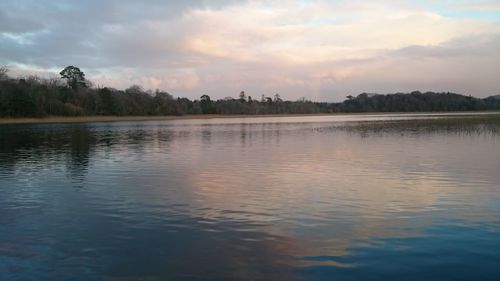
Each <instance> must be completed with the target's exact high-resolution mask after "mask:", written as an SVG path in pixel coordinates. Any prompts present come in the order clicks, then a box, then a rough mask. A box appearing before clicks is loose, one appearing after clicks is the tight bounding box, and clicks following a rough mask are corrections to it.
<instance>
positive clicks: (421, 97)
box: [0, 66, 500, 117]
mask: <svg viewBox="0 0 500 281" xmlns="http://www.w3.org/2000/svg"><path fill="white" fill-rule="evenodd" d="M7 70H8V69H7V68H5V67H4V68H0V116H2V117H44V116H80V115H117V116H125V115H186V114H249V115H252V114H308V113H335V112H419V111H470V110H492V109H500V96H491V97H488V98H485V99H479V98H475V97H472V96H464V95H459V94H455V93H434V92H426V93H421V92H418V91H416V92H412V93H395V94H386V95H380V94H367V93H363V94H360V95H358V96H357V97H353V96H350V95H349V96H347V97H346V100H345V101H343V102H340V103H327V102H313V101H309V100H306V99H304V98H302V99H300V100H297V101H286V100H283V99H282V98H281V96H280V95H279V94H274V95H272V96H265V95H262V96H260V97H258V98H254V97H251V96H248V95H247V94H246V93H245V92H244V91H242V92H240V93H239V95H238V97H236V98H231V97H228V98H224V99H219V100H212V99H211V98H210V96H208V95H206V94H204V95H201V96H200V98H199V99H196V100H190V99H187V98H174V97H173V96H172V95H171V94H169V93H167V92H164V91H160V90H156V91H151V90H148V91H145V90H143V89H142V88H141V87H140V86H137V85H133V86H131V87H129V88H128V89H126V90H116V89H113V88H108V87H97V88H96V87H93V86H92V85H91V83H90V82H89V81H88V80H86V79H85V74H84V73H83V72H82V71H80V69H79V68H77V67H74V66H68V67H66V68H65V69H64V70H62V71H61V72H60V75H61V79H41V78H39V77H35V76H31V77H26V78H12V77H9V76H8V71H7Z"/></svg>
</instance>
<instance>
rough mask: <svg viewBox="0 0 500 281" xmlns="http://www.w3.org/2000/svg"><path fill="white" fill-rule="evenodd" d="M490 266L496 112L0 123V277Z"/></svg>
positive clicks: (476, 273)
mask: <svg viewBox="0 0 500 281" xmlns="http://www.w3.org/2000/svg"><path fill="white" fill-rule="evenodd" d="M391 279H392V280H500V115H499V114H377V115H339V116H309V117H307V116H306V117H304V116H301V117H261V118H229V119H227V118H226V119H206V120H172V121H139V122H101V123H80V124H36V125H0V280H391Z"/></svg>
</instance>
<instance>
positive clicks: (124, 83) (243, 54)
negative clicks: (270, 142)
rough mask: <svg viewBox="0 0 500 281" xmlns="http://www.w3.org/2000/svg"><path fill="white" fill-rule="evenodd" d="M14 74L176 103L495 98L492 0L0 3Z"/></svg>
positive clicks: (0, 55) (496, 37)
mask: <svg viewBox="0 0 500 281" xmlns="http://www.w3.org/2000/svg"><path fill="white" fill-rule="evenodd" d="M0 65H5V66H7V67H8V68H9V69H10V73H9V74H10V75H11V76H17V75H32V74H36V75H40V76H42V77H58V72H59V71H60V70H62V69H63V68H64V67H65V66H67V65H74V66H77V67H79V68H81V69H82V70H83V71H84V72H85V74H86V77H87V79H89V80H91V81H92V82H93V83H94V85H96V86H110V87H114V88H117V89H125V88H128V87H129V86H131V85H134V84H135V85H139V86H141V87H143V88H144V89H160V90H165V91H167V92H169V93H171V94H173V95H174V96H181V97H188V98H199V97H200V96H201V95H203V94H208V95H209V96H211V97H212V98H224V97H227V96H232V97H237V96H238V94H239V92H240V91H245V92H246V93H247V94H248V95H250V96H253V97H254V98H259V97H260V96H261V95H263V94H264V95H266V96H272V95H274V94H275V93H279V94H280V95H281V97H282V98H284V99H288V100H295V99H298V98H301V97H305V98H306V99H310V100H313V101H342V100H344V99H345V96H347V95H357V94H360V93H363V92H368V93H394V92H409V91H414V90H420V91H451V92H457V93H461V94H466V95H473V96H477V97H486V96H490V95H496V94H500V1H498V0H497V1H461V0H457V1H434V0H427V1H425V0H424V1H403V0H399V1H395V0H394V1H392V0H385V1H380V0H371V1H357V0H351V1H321V0H317V1H315V0H301V1H291V0H283V1H264V0H262V1H260V0H255V1H232V0H227V1H226V0H220V1H209V0H205V1H204V0H185V1H165V0H150V1H123V0H121V1H120V0H107V1H101V0H82V1H56V0H46V1H37V0H31V1H29V0H2V1H1V2H0Z"/></svg>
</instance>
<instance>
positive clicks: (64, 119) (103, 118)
mask: <svg viewBox="0 0 500 281" xmlns="http://www.w3.org/2000/svg"><path fill="white" fill-rule="evenodd" d="M485 113H486V114H500V111H497V110H493V111H444V112H355V113H345V112H342V113H310V114H256V115H245V114H243V115H241V114H240V115H223V114H198V115H160V116H109V115H97V116H49V117H39V118H37V117H0V125H7V124H52V123H54V124H56V123H92V122H126V121H164V120H189V119H226V118H262V117H308V116H349V115H351V116H352V115H382V114H407V115H426V114H440V115H446V114H450V115H454V116H456V115H460V114H463V115H474V114H479V115H481V114H485Z"/></svg>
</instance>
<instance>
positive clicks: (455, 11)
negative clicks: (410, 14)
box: [424, 1, 500, 21]
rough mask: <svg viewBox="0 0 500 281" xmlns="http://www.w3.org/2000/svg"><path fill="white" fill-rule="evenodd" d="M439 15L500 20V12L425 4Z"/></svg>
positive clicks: (448, 4)
mask: <svg viewBox="0 0 500 281" xmlns="http://www.w3.org/2000/svg"><path fill="white" fill-rule="evenodd" d="M424 3H426V5H425V4H424V6H428V7H429V8H430V9H431V10H433V11H434V12H436V13H437V14H439V15H441V16H443V17H447V18H454V19H475V20H493V21H498V20H500V10H490V11H487V10H472V9H469V10H467V9H466V8H464V7H462V8H460V7H457V6H454V5H453V4H452V3H453V2H448V1H443V2H424Z"/></svg>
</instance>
